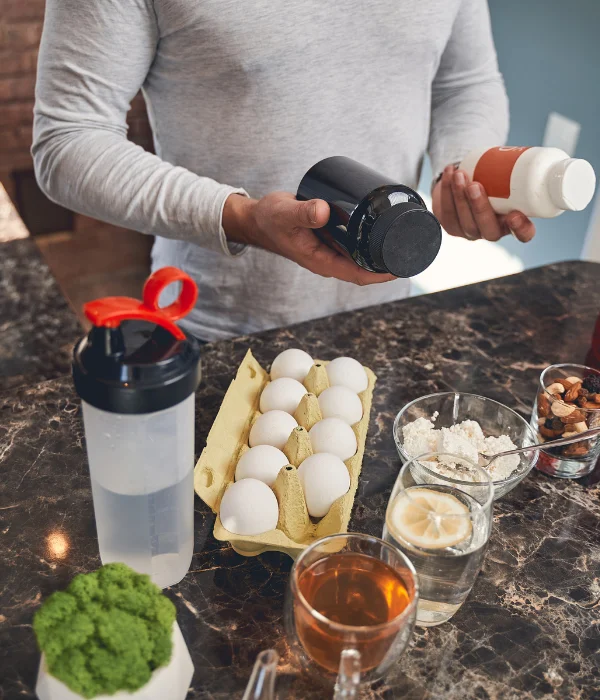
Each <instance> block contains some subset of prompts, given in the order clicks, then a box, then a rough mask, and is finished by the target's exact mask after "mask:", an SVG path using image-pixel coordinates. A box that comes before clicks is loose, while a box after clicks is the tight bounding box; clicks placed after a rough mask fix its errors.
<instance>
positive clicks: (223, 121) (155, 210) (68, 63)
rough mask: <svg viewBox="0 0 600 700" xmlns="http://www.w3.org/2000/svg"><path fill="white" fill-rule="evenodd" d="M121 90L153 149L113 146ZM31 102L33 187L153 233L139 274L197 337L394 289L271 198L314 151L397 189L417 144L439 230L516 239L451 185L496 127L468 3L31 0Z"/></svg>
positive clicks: (416, 158) (298, 210)
mask: <svg viewBox="0 0 600 700" xmlns="http://www.w3.org/2000/svg"><path fill="white" fill-rule="evenodd" d="M140 87H143V90H144V95H145V98H146V101H147V104H148V112H149V115H150V120H151V123H152V128H153V131H154V138H155V146H156V153H157V155H152V154H150V153H146V152H144V151H143V150H142V149H141V148H139V147H137V146H135V145H134V144H132V143H130V142H128V141H127V140H126V121H125V115H126V113H127V110H128V107H129V103H130V101H131V99H132V98H133V97H134V95H135V94H136V93H137V91H138V90H139V88H140ZM36 97H37V99H36V106H35V130H34V144H33V154H34V159H35V167H36V172H37V177H38V180H39V182H40V185H41V187H42V189H43V190H44V191H45V192H46V194H47V195H48V196H49V197H50V198H51V199H54V200H56V201H58V202H60V203H61V204H63V205H64V206H66V207H68V208H70V209H74V210H76V211H80V212H83V213H85V214H87V215H89V216H93V217H96V218H98V219H103V220H105V221H109V222H112V223H114V224H118V225H119V226H124V227H128V228H132V229H136V230H138V231H142V232H144V233H148V234H154V235H156V236H157V239H156V243H155V246H154V250H153V266H154V267H155V268H158V267H162V266H164V265H175V266H177V267H180V268H182V269H184V270H185V271H187V272H188V273H190V274H191V275H192V276H193V277H194V278H195V279H196V281H197V282H198V286H199V299H198V304H197V307H196V309H195V310H194V313H193V314H191V315H190V317H189V318H188V319H187V321H186V323H185V324H184V325H185V327H186V328H187V330H189V331H190V332H192V333H193V334H195V335H196V336H197V337H199V338H201V339H204V340H215V339H219V338H226V337H230V336H232V335H236V334H241V333H248V332H254V331H258V330H261V329H265V328H270V327H275V326H281V325H286V324H289V323H293V322H297V321H302V320H305V319H308V318H313V317H316V316H322V315H326V314H330V313H334V312H337V311H341V310H346V309H352V308H356V307H360V306H366V305H369V304H377V303H381V302H385V301H390V300H393V299H397V298H400V297H403V296H405V295H406V294H407V290H408V281H407V280H392V278H391V276H388V275H378V274H374V273H370V272H367V271H365V270H362V269H361V268H359V267H358V266H357V265H355V264H354V263H353V262H351V261H349V260H347V259H346V258H344V257H343V256H341V255H339V254H337V253H335V252H333V251H331V250H330V249H328V248H327V247H325V246H324V245H323V244H321V243H320V242H319V240H318V238H317V237H316V236H315V234H314V233H313V229H315V228H319V227H320V226H322V225H323V224H324V223H325V222H326V220H327V218H328V215H329V210H328V206H327V204H326V203H325V202H323V201H320V200H313V201H311V202H305V203H299V202H297V201H296V200H295V198H294V197H293V195H292V194H291V193H293V192H295V190H296V187H297V185H298V183H299V182H300V179H301V177H302V175H303V174H304V173H305V172H306V170H308V168H309V167H310V166H312V165H313V164H314V163H316V162H317V161H319V160H321V159H322V158H325V157H327V156H331V155H346V156H349V157H351V158H354V159H355V160H357V161H359V162H362V163H364V164H365V165H367V166H369V167H371V168H373V169H374V170H377V171H379V172H381V173H383V174H385V175H388V176H390V177H392V178H395V179H397V180H398V181H399V182H403V183H405V184H407V185H411V186H413V187H414V186H416V184H417V182H418V178H419V172H420V169H421V165H422V161H423V156H424V153H425V152H426V151H427V150H428V151H429V155H430V157H431V160H432V163H433V168H434V171H435V172H436V173H441V172H442V171H443V176H442V177H441V179H440V180H439V181H438V182H437V183H436V185H435V187H434V191H433V201H434V213H435V214H436V215H437V216H438V218H439V219H440V221H441V223H442V225H443V226H444V227H445V229H446V230H447V231H448V232H449V233H451V234H452V235H456V236H466V237H467V238H481V237H483V238H487V239H488V240H498V239H499V238H500V237H501V236H503V235H505V234H506V233H509V232H510V230H511V229H512V231H513V233H514V234H515V235H516V236H517V237H518V238H519V239H520V240H522V241H526V240H528V239H530V238H531V237H532V236H533V233H534V227H533V224H532V223H531V222H530V221H528V220H527V219H525V218H524V217H523V216H521V215H519V214H518V212H515V213H513V214H511V215H509V217H508V219H505V218H499V217H497V216H496V215H495V214H494V213H493V211H492V210H491V207H490V205H489V202H488V200H487V197H486V195H485V192H484V191H483V189H482V188H481V186H479V185H477V184H471V185H469V184H468V183H467V182H466V180H465V177H464V174H463V173H461V172H454V170H455V168H454V164H456V163H457V162H458V161H460V160H461V158H462V157H463V156H464V155H465V153H466V152H468V151H469V150H470V149H472V148H474V147H478V146H482V145H490V146H492V145H498V144H502V143H503V142H504V140H505V138H506V133H507V125H508V110H507V100H506V95H505V91H504V86H503V82H502V78H501V76H500V74H499V72H498V67H497V61H496V54H495V50H494V45H493V40H492V35H491V29H490V22H489V13H488V8H487V3H486V2H485V0H404V1H403V2H398V1H397V0H380V1H379V2H377V3H370V2H365V0H346V1H345V2H342V0H331V1H330V2H322V0H288V1H287V2H273V0H249V1H248V2H239V0H93V1H89V2H81V0H48V2H47V7H46V20H45V24H44V33H43V37H42V43H41V49H40V57H39V67H38V85H37V94H36ZM446 166H448V167H447V168H446V169H445V170H444V168H445V167H446ZM247 195H249V196H247Z"/></svg>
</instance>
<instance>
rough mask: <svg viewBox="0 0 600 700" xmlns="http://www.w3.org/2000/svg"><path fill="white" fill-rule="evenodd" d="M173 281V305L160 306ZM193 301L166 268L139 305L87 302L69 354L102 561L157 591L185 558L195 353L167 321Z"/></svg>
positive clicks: (179, 571)
mask: <svg viewBox="0 0 600 700" xmlns="http://www.w3.org/2000/svg"><path fill="white" fill-rule="evenodd" d="M173 282H179V283H180V284H181V289H180V294H179V297H178V298H177V299H176V301H175V302H174V303H173V304H171V305H170V306H167V307H166V308H160V307H159V297H160V295H161V293H162V291H163V290H164V289H165V288H166V287H167V286H168V285H170V284H172V283H173ZM197 294H198V292H197V288H196V285H195V283H194V281H193V280H192V279H191V278H190V277H188V275H186V274H185V273H183V272H182V271H181V270H178V269H177V268H174V267H165V268H163V269H161V270H158V271H156V272H155V273H154V274H153V275H151V277H149V278H148V280H147V281H146V284H145V286H144V290H143V301H142V302H140V301H137V300H136V299H130V298H127V297H108V298H105V299H98V300H96V301H93V302H89V303H87V304H85V306H84V312H85V315H86V316H87V318H88V319H89V320H90V321H91V322H92V324H93V327H92V329H91V331H90V332H89V333H88V335H87V336H84V337H83V338H82V339H81V340H80V341H79V342H78V343H77V345H76V346H75V350H74V353H73V378H74V381H75V388H76V390H77V393H78V394H79V396H80V397H81V403H82V409H83V422H84V429H85V438H86V443H87V455H88V462H89V468H90V477H91V482H92V495H93V500H94V513H95V517H96V528H97V532H98V544H99V548H100V557H101V559H102V563H103V564H107V563H109V562H115V561H119V562H124V563H125V564H128V565H129V566H130V567H131V568H133V569H135V570H136V571H139V572H140V573H145V574H149V575H150V576H151V578H152V581H154V583H156V584H157V585H158V586H160V587H162V588H164V587H166V586H171V585H173V584H175V583H178V582H179V581H181V579H182V578H183V577H184V576H185V574H186V573H187V571H188V569H189V566H190V562H191V559H192V553H193V543H194V485H193V470H194V393H195V391H196V388H197V386H198V383H199V381H200V362H199V361H200V348H199V345H198V343H197V341H196V340H195V339H193V338H191V337H189V336H187V335H186V334H185V333H184V331H182V330H181V329H180V328H179V327H178V326H176V325H175V323H174V321H176V320H178V319H180V318H182V317H183V316H185V315H186V314H187V313H188V312H189V311H190V310H191V309H192V308H193V306H194V303H195V301H196V297H197Z"/></svg>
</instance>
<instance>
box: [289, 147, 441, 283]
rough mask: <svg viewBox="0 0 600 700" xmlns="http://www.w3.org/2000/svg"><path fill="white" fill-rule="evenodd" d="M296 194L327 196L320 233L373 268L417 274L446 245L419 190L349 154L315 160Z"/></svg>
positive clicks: (401, 274)
mask: <svg viewBox="0 0 600 700" xmlns="http://www.w3.org/2000/svg"><path fill="white" fill-rule="evenodd" d="M297 198H298V199H300V200H309V199H323V200H325V201H326V202H327V203H328V204H329V210H330V215H329V221H328V222H327V223H326V224H325V226H324V227H323V228H322V229H318V230H317V231H315V233H316V234H317V235H318V236H319V237H320V238H321V240H323V242H324V243H326V244H327V245H328V246H329V247H330V248H334V249H335V250H338V251H339V252H341V253H342V254H343V255H345V256H346V257H350V258H351V259H352V260H354V262H355V263H356V264H357V265H359V266H360V267H362V268H364V269H365V270H370V271H371V272H380V273H391V274H392V275H395V276H396V277H413V276H414V275H418V274H419V273H420V272H423V270H425V269H426V268H428V267H429V265H431V263H432V262H433V261H434V260H435V258H436V256H437V254H438V252H439V250H440V246H441V245H442V229H441V226H440V224H439V222H438V220H437V219H436V218H435V216H434V215H433V214H432V213H431V212H429V211H427V207H426V206H425V202H424V201H423V200H422V199H421V197H420V195H419V194H418V193H417V192H415V190H413V189H412V188H410V187H407V186H406V185H402V184H399V183H398V182H397V181H396V180H394V179H393V178H389V177H386V176H385V175H380V174H379V173H377V172H375V171H374V170H371V168H367V166H366V165H362V163H357V162H356V161H355V160H352V159H351V158H346V157H345V156H332V157H330V158H325V159H324V160H321V161H319V162H318V163H317V164H316V165H313V167H312V168H311V169H310V170H309V171H308V172H307V173H306V175H305V176H304V177H303V178H302V181H301V182H300V185H299V186H298V193H297Z"/></svg>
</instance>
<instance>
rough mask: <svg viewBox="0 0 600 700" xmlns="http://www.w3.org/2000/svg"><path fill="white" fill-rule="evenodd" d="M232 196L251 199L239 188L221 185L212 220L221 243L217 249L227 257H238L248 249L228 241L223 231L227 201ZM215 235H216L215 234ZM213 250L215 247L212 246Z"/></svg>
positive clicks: (213, 207)
mask: <svg viewBox="0 0 600 700" xmlns="http://www.w3.org/2000/svg"><path fill="white" fill-rule="evenodd" d="M230 194H241V195H242V196H244V197H249V196H250V195H249V194H248V193H247V192H246V190H243V189H241V188H239V187H229V185H221V187H219V190H218V192H217V194H216V196H215V198H214V200H213V205H212V210H211V219H212V221H213V222H214V225H213V226H212V230H213V231H216V233H217V236H218V239H219V243H218V244H217V248H218V249H219V252H222V253H224V254H225V255H227V257H230V258H231V257H236V256H238V255H241V254H242V253H243V252H244V251H245V250H246V248H247V246H246V245H245V244H244V243H233V242H232V241H228V240H227V236H226V235H225V230H224V229H223V209H224V207H225V201H226V200H227V197H229V195H230ZM213 235H214V234H213ZM210 247H211V248H212V247H213V246H210Z"/></svg>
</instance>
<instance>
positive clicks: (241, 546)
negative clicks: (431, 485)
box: [194, 350, 376, 558]
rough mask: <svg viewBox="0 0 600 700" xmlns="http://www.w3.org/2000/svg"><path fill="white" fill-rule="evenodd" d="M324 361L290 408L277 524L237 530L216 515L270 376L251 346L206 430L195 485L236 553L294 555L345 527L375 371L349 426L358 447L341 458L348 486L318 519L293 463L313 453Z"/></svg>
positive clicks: (218, 535) (279, 478)
mask: <svg viewBox="0 0 600 700" xmlns="http://www.w3.org/2000/svg"><path fill="white" fill-rule="evenodd" d="M326 364H327V363H326V362H320V361H316V362H315V364H314V365H313V366H312V368H311V370H310V372H309V373H308V375H307V377H306V379H305V380H304V386H305V387H306V388H307V390H308V391H309V392H310V393H308V394H307V395H305V396H304V397H303V399H302V401H301V402H300V405H299V406H298V409H297V411H296V413H295V414H294V418H295V419H296V421H297V422H298V427H297V428H294V430H293V431H292V433H291V435H290V438H289V440H288V442H287V444H286V445H285V447H284V450H283V451H284V453H285V455H286V457H287V458H288V459H289V461H290V464H289V465H288V466H287V467H283V468H282V469H281V471H280V472H279V475H278V476H277V479H276V481H275V483H274V484H273V491H274V492H275V495H276V496H277V501H278V503H279V520H278V522H277V527H276V529H274V530H270V531H269V532H264V533H262V534H261V535H236V534H234V533H233V532H229V531H228V530H226V529H225V528H224V527H223V525H222V523H221V519H220V518H219V515H218V512H219V507H220V504H221V498H222V497H223V494H224V493H225V490H226V489H227V487H228V486H230V485H231V484H232V483H233V482H234V477H235V470H236V466H237V463H238V461H239V459H240V457H241V456H242V455H243V454H244V452H245V451H246V450H248V449H249V447H248V435H249V433H250V428H251V427H252V425H253V423H254V421H255V420H256V418H258V416H259V415H260V412H259V410H258V406H259V401H260V395H261V393H262V390H263V389H264V387H265V385H266V384H267V383H268V382H269V381H270V380H269V374H268V373H267V372H266V371H265V370H264V369H263V368H262V367H261V366H260V365H259V363H258V362H257V361H256V359H255V358H254V357H253V355H252V352H251V351H250V350H248V352H247V353H246V357H245V358H244V360H243V361H242V363H241V365H240V366H239V368H238V371H237V374H236V377H235V379H234V380H233V381H232V382H231V384H230V386H229V388H228V389H227V393H226V394H225V397H224V398H223V403H222V404H221V408H220V409H219V413H218V414H217V417H216V419H215V422H214V423H213V426H212V428H211V430H210V433H209V434H208V439H207V441H206V447H205V448H204V450H203V451H202V454H201V455H200V459H199V460H198V463H197V464H196V468H195V470H194V489H195V491H196V493H197V494H198V496H200V498H201V499H202V500H203V501H204V502H205V503H206V504H207V505H208V506H210V508H212V510H213V511H214V512H215V513H217V519H216V521H215V527H214V530H213V534H214V536H215V538H216V539H217V540H221V541H228V542H230V543H231V546H232V547H233V549H235V551H236V552H238V553H239V554H243V555H244V556H256V555H257V554H261V553H262V552H266V551H269V550H274V551H278V552H285V553H286V554H289V555H290V557H292V558H295V557H297V556H298V555H299V554H300V552H301V551H302V550H303V549H304V548H305V547H307V546H308V545H309V544H310V543H311V542H312V541H313V540H315V539H318V538H319V537H324V536H325V535H332V534H335V533H338V532H346V531H347V528H348V522H349V520H350V513H351V511H352V505H353V503H354V496H355V494H356V489H357V487H358V477H359V475H360V470H361V467H362V460H363V455H364V451H365V442H366V439H367V430H368V427H369V415H370V412H371V403H372V400H373V388H374V386H375V381H376V377H375V374H374V373H373V372H372V371H371V370H370V369H368V368H367V367H365V371H366V373H367V377H368V380H369V385H368V387H367V388H366V389H365V391H363V392H362V393H361V394H359V398H360V400H361V403H362V406H363V417H362V418H361V420H360V421H359V422H358V423H356V425H354V426H352V428H353V430H354V432H355V433H356V438H357V443H358V450H357V451H356V454H355V455H354V456H353V457H351V458H350V459H348V460H346V463H345V464H346V466H347V467H348V471H349V472H350V489H349V490H348V492H347V493H346V494H345V495H344V496H341V497H340V498H338V499H337V501H335V502H334V504H333V505H332V506H331V508H330V510H329V512H328V513H327V515H325V516H324V517H323V518H321V519H320V520H318V521H316V520H314V519H311V518H310V517H309V515H308V511H307V508H306V502H305V500H304V493H303V490H302V486H301V484H300V480H299V478H298V473H297V467H298V466H299V465H300V464H301V462H302V461H303V460H304V459H306V457H308V456H310V455H311V454H312V448H311V444H310V439H309V437H308V431H309V430H310V428H312V426H313V425H314V424H315V423H316V422H317V421H319V420H321V417H322V416H321V410H320V408H319V402H318V400H317V397H318V396H319V394H320V393H321V392H322V391H324V390H325V389H326V388H327V387H328V386H329V380H328V378H327V371H326V369H325V365H326Z"/></svg>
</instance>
